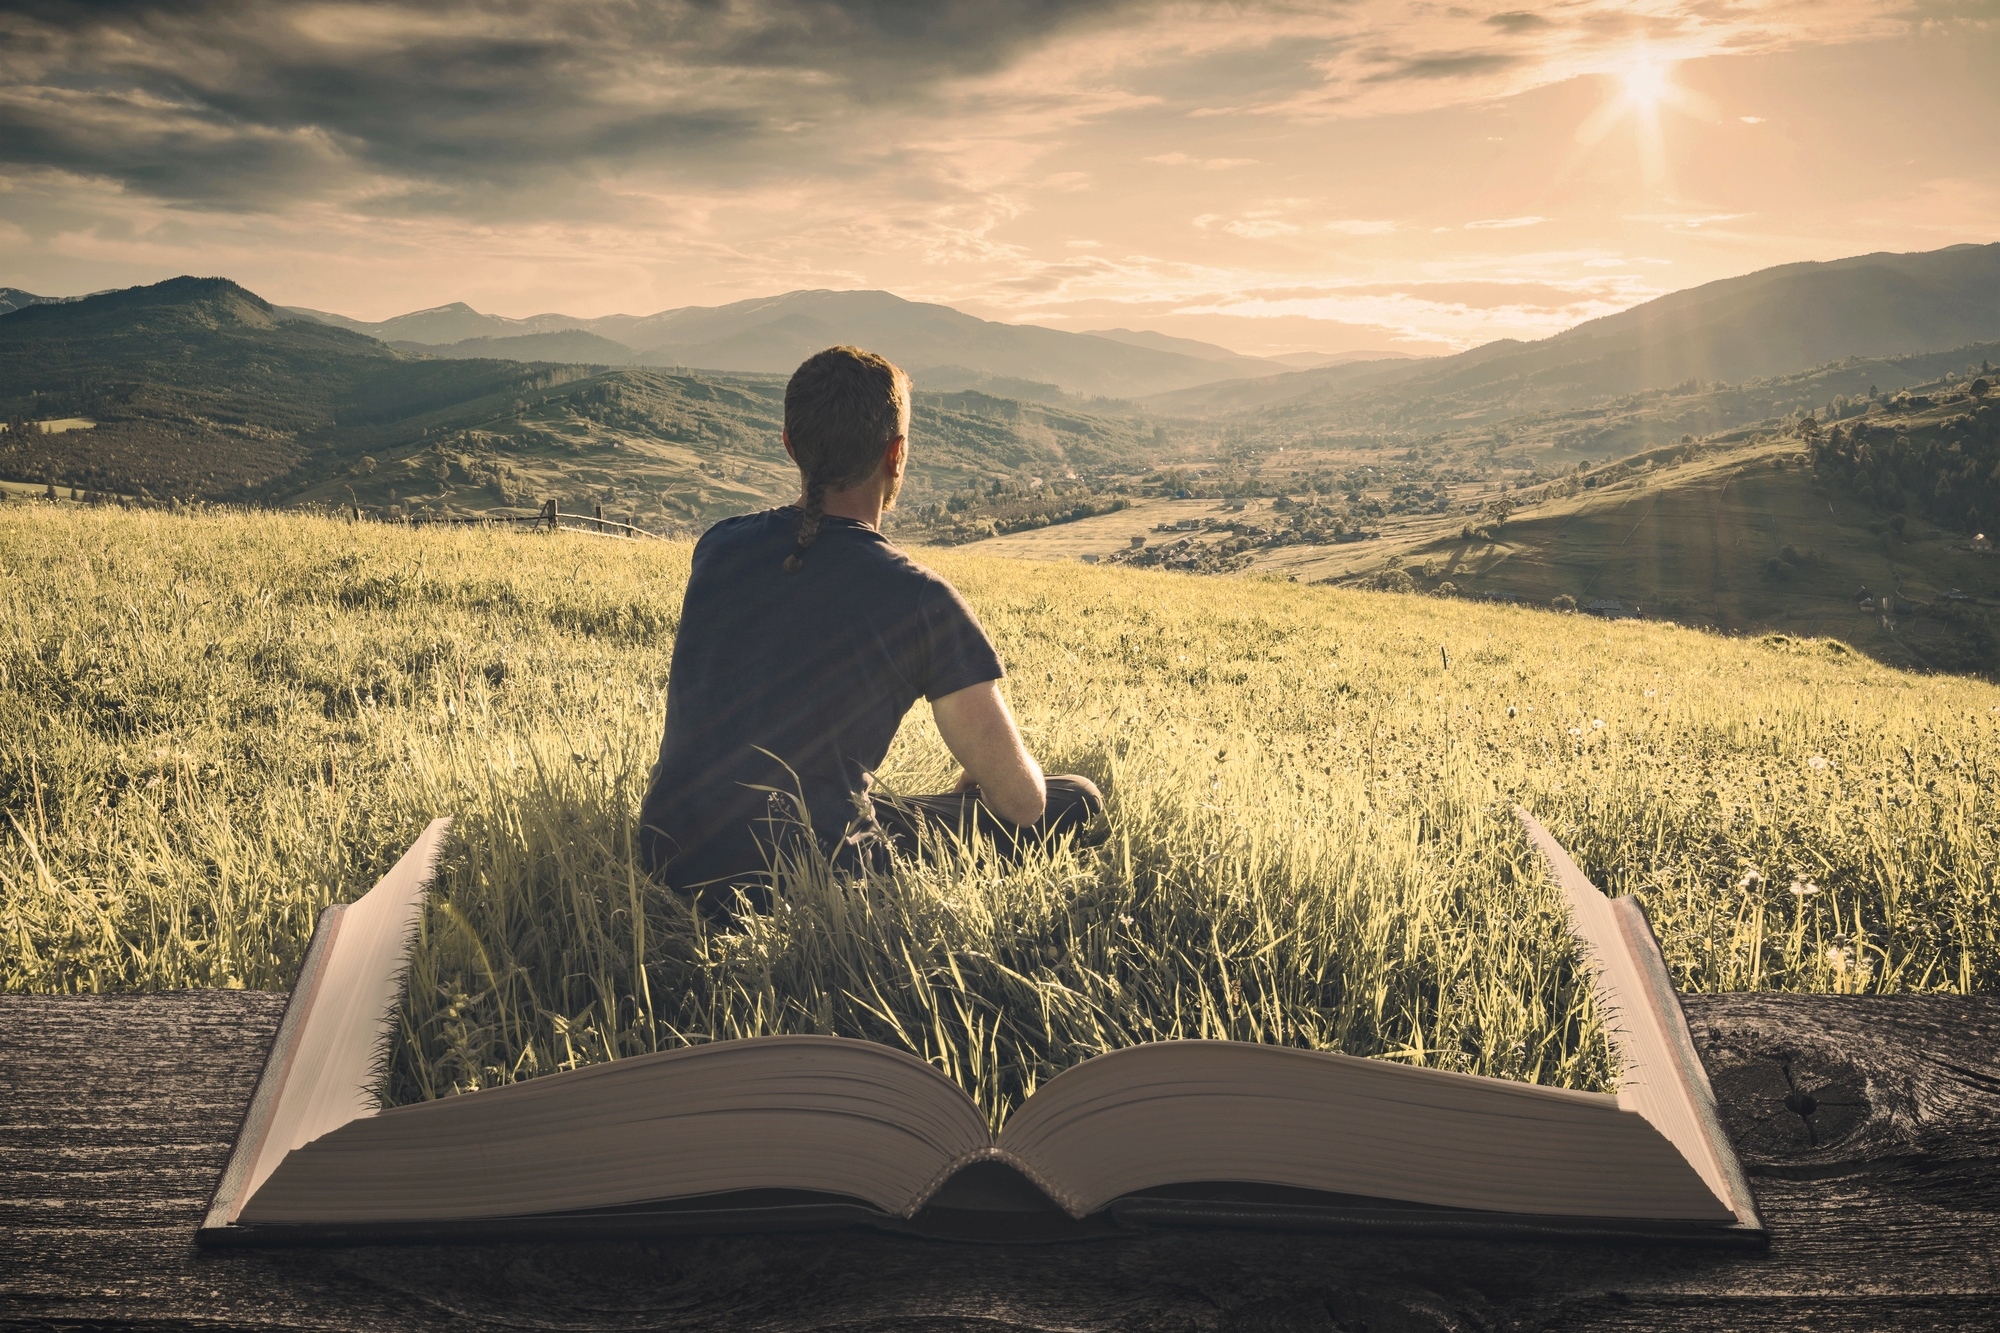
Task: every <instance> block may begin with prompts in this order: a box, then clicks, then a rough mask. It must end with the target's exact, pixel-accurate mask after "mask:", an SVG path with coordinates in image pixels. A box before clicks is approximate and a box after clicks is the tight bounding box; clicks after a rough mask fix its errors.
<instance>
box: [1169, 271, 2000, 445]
mask: <svg viewBox="0 0 2000 1333" xmlns="http://www.w3.org/2000/svg"><path fill="white" fill-rule="evenodd" d="M1996 338H2000V244H1993V245H1955V246H1951V247H1949V248H1947V249H1943V250H1933V251H1927V252H1922V253H1917V254H1871V255H1860V256H1857V257H1855V258H1852V259H1841V260H1835V261H1832V262H1828V263H1805V264H1786V265H1783V266H1781V267H1778V268H1770V269H1763V270H1760V271H1758V272H1756V273H1751V274H1747V275H1745V276H1743V277H1740V278H1726V279H1723V280H1721V281H1718V282H1711V283H1705V284H1703V285H1702V286H1699V287H1692V288H1689V289H1687V290H1686V291H1680V292H1674V293H1671V294H1670V295H1667V296H1662V297H1660V298H1658V299H1656V300H1653V301H1648V302H1646V303H1645V304H1643V305H1639V306H1634V307H1633V308H1632V309H1630V310H1625V311H1621V312H1619V313H1618V314H1615V315H1606V316H1604V317H1603V318H1601V319H1594V320H1591V321H1589V322H1587V323H1584V324H1579V325H1578V326H1576V327H1575V328H1573V329H1569V330H1567V331H1565V332H1563V333H1559V334H1556V335H1555V336H1554V337H1550V338H1545V339H1542V340H1541V341H1539V342H1525V343H1524V342H1516V341H1511V340H1502V341H1499V342H1493V343H1488V344H1486V345H1484V346H1482V347H1476V348H1473V349H1472V350H1471V351H1468V352H1462V353H1460V354H1458V355H1457V356H1449V357H1439V358H1434V359H1427V360H1422V361H1414V362H1408V363H1405V364H1404V365H1402V366H1400V367H1387V368H1382V367H1381V366H1380V363H1374V362H1368V363H1362V364H1364V365H1370V366H1376V367H1378V371H1380V373H1377V372H1368V373H1366V374H1363V375H1361V376H1358V377H1357V375H1356V374H1355V373H1354V367H1353V366H1351V365H1347V366H1336V367H1329V368H1326V369H1321V370H1305V371H1297V372H1294V373H1292V374H1289V375H1283V376H1277V377H1272V378H1269V379H1264V380H1258V381H1253V382H1246V383H1242V384H1223V385H1213V386H1209V387H1207V388H1196V389H1192V390H1186V391H1179V392H1174V393H1169V394H1163V395H1156V396H1154V397H1152V398H1149V399H1148V400H1147V402H1146V406H1148V407H1150V408H1153V409H1154V410H1157V411H1162V412H1176V413H1184V414H1189V415H1213V414H1217V413H1225V412H1241V411H1246V410H1253V409H1260V408H1268V409H1276V408H1284V409H1287V411H1288V415H1290V416H1292V417H1295V418H1296V417H1298V416H1299V415H1300V414H1299V412H1298V411H1297V410H1296V409H1301V408H1306V409H1310V410H1311V413H1312V414H1313V415H1314V416H1315V417H1316V418H1317V419H1320V420H1321V421H1322V422H1323V423H1324V424H1326V425H1328V426H1335V427H1355V426H1360V425H1364V424H1365V425H1370V426H1374V427H1377V428H1380V427H1384V426H1394V427H1396V428H1398V429H1402V430H1406V431H1408V432H1412V433H1424V432H1427V431H1432V430H1436V429H1440V428H1443V427H1444V426H1445V424H1447V423H1452V422H1460V423H1463V422H1467V421H1474V420H1495V421H1497V420H1500V419H1502V418H1504V417H1506V416H1511V415H1515V414H1518V413H1520V412H1523V411H1560V410H1565V409H1569V408H1578V407H1584V406H1588V405H1590V404H1593V403H1597V402H1601V401H1603V400H1605V399H1607V398H1611V397H1614V396H1617V395H1620V394H1630V393H1637V392H1640V391H1644V390H1650V389H1660V388H1665V387H1668V386H1670V385H1675V384H1680V383H1683V382H1685V381H1688V380H1701V381H1707V380H1716V379H1721V380H1728V381H1741V380H1749V379H1754V378H1759V377H1767V376H1773V375H1786V374H1792V373H1796V372H1798V371H1802V370H1806V369H1809V368H1811V367H1814V366H1820V365H1824V364H1826V363H1828V362H1831V361H1839V360H1843V359H1845V358H1847V357H1856V356H1858V357H1880V356H1888V355H1892V354H1904V353H1917V352H1931V351H1942V350H1946V349H1949V348H1954V347H1961V346H1964V345H1966V344H1969V343H1975V342H1983V341H1991V340H1993V339H1996Z"/></svg>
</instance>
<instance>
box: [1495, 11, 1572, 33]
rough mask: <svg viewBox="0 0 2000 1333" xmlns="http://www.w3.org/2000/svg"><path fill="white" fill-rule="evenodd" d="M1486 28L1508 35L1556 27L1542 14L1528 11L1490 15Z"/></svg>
mask: <svg viewBox="0 0 2000 1333" xmlns="http://www.w3.org/2000/svg"><path fill="white" fill-rule="evenodd" d="M1486 26H1487V27H1489V28H1498V29H1500V31H1502V32H1506V33H1521V32H1540V31H1541V30H1543V29H1545V28H1552V27H1554V26H1555V25H1554V24H1553V23H1551V22H1550V21H1549V20H1548V19H1545V18H1543V17H1542V16H1541V15H1540V14H1530V13H1528V12H1527V11H1526V10H1522V9H1516V10H1510V11H1509V12H1507V13H1505V14H1488V15H1487V16H1486Z"/></svg>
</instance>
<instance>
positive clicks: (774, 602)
mask: <svg viewBox="0 0 2000 1333" xmlns="http://www.w3.org/2000/svg"><path fill="white" fill-rule="evenodd" d="M909 433H910V381H909V377H908V376H907V375H905V374H904V373H903V372H902V371H901V370H898V369H897V368H896V367H895V366H893V365H891V364H890V363H889V362H888V361H886V360H884V359H883V358H881V357H879V356H876V355H874V354H873V353H871V352H864V351H861V350H859V349H858V348H853V347H833V348H828V349H827V350H826V351H824V352H821V353H819V354H818V355H816V356H813V357H811V358H809V359H808V360H807V361H806V362H805V364H803V365H801V366H800V367H799V368H798V370H797V372H796V373H794V374H793V376H792V378H791V382H790V383H789V384H788V385H787V386H786V388H785V433H784V441H785V452H786V453H787V454H789V455H791V458H792V461H793V462H795V463H796V464H798V468H799V483H800V496H799V499H798V501H797V502H796V503H794V504H791V505H787V506H784V507H783V508H779V509H769V510H765V511H764V512H763V513H759V514H745V515H743V516H742V517H740V518H731V519H724V520H723V521H722V522H720V523H718V524H716V525H715V526H714V527H712V528H710V529H709V530H708V532H707V533H706V534H704V535H703V537H702V539H701V541H700V542H699V543H698V544H697V545H696V546H695V550H694V567H693V570H692V572H691V573H690V574H689V577H688V585H687V595H686V599H685V600H684V602H683V603H682V607H681V621H680V630H679V633H678V636H677V638H676V641H675V645H674V659H673V666H672V668H671V670H670V672H669V674H668V678H667V729H666V736H665V738H664V739H663V740H662V741H661V743H660V758H659V762H658V763H657V764H656V765H655V766H654V769H653V776H652V783H651V786H650V787H649V789H648V790H647V792H646V799H645V802H644V804H643V805H642V806H641V807H640V812H639V814H640V819H639V822H640V857H641V861H642V863H643V864H644V865H645V867H646V869H647V870H648V872H649V873H651V874H653V875H654V876H656V877H659V878H661V879H664V880H665V881H666V882H667V883H668V884H670V885H672V886H673V887H674V888H676V889H679V890H681V891H682V892H685V893H690V894H694V895H696V896H697V897H698V899H699V900H700V901H701V903H702V904H703V906H704V907H705V908H707V909H710V910H713V909H716V908H725V909H726V908H728V907H729V906H731V905H732V904H733V903H734V901H735V895H736V891H737V890H739V889H740V890H741V891H742V892H743V894H744V896H745V897H746V898H747V899H748V900H749V902H750V903H751V905H752V906H753V907H755V908H757V909H758V910H760V911H761V910H768V908H769V905H770V892H771V889H772V888H773V886H774V877H773V875H772V873H771V871H772V870H773V868H774V867H776V866H777V865H778V864H779V863H780V862H782V861H786V860H789V859H792V858H795V857H796V856H798V855H799V854H800V852H801V851H807V850H810V849H811V847H812V846H813V845H814V844H816V845H817V849H818V852H819V853H822V854H824V855H826V856H828V857H830V858H832V859H833V862H834V864H835V865H837V866H839V867H841V868H843V869H846V870H849V871H854V870H859V869H862V868H864V867H870V866H873V867H878V868H879V867H880V866H882V865H884V864H886V861H887V851H888V849H889V848H890V847H891V846H897V847H901V848H903V849H904V850H909V851H914V850H916V849H918V847H919V845H920V843H921V841H922V839H921V838H920V833H921V831H922V830H924V829H925V828H926V827H929V828H931V829H933V830H938V831H947V830H948V831H951V832H956V833H964V832H969V831H971V830H974V829H977V830H979V831H981V832H983V833H985V834H987V835H989V836H991V837H993V838H994V840H995V841H996V843H997V844H998V845H999V846H1000V848H1001V849H1002V850H1003V851H1005V852H1008V853H1010V854H1015V853H1018V852H1019V851H1020V849H1021V848H1023V847H1024V846H1026V845H1029V844H1032V843H1034V842H1038V841H1040V840H1042V839H1046V838H1051V837H1056V836H1060V835H1063V834H1066V833H1069V832H1071V831H1073V830H1075V829H1077V828H1079V827H1081V826H1082V825H1084V824H1086V823H1088V822H1089V820H1090V819H1091V818H1092V817H1093V816H1095V815H1096V814H1097V813H1098V811H1099V810H1100V809H1102V801H1101V799H1100V797H1099V795H1098V791H1097V788H1096V787H1095V786H1093V785H1092V784H1091V782H1090V780H1089V779H1087V778H1080V777H1058V778H1048V779H1045V778H1044V777H1043V775H1042V770H1041V766H1040V765H1039V764H1037V763H1036V762H1035V759H1034V756H1033V755H1030V754H1029V753H1028V751H1027V748H1026V747H1025V746H1024V745H1022V743H1021V733H1020V731H1019V730H1018V729H1017V728H1016V727H1015V725H1014V718H1013V715H1012V714H1011V713H1010V712H1009V711H1008V709H1007V701H1006V699H1005V698H1004V697H1002V695H1001V693H1000V681H1001V678H1002V677H1003V676H1004V675H1005V674H1006V673H1005V671H1004V670H1003V668H1002V667H1001V665H1000V658H999V656H998V654H996V653H995V652H994V650H993V644H992V642H991V641H990V640H988V638H987V637H986V632H985V630H983V629H982V628H980V625H979V620H978V618H977V617H976V616H974V615H973V613H972V608H971V607H969V606H967V605H966V604H965V600H964V599H963V598H962V597H960V596H959V595H958V592H957V590H955V589H954V588H953V587H952V586H951V585H950V584H949V583H946V582H945V581H944V580H943V579H941V578H939V577H938V576H937V575H936V574H933V573H931V572H930V571H929V570H927V569H925V568H923V567H922V566H921V565H918V564H916V563H914V562H913V561H911V560H910V558H909V557H908V556H906V555H904V554H903V553H902V552H901V551H899V550H897V549H896V548H895V547H894V546H892V545H890V544H889V541H888V539H887V538H885V537H883V535H882V533H881V530H880V528H881V521H882V513H883V511H884V510H885V509H888V508H890V507H892V506H893V505H894V504H895V502H896V494H897V492H898V491H899V490H900V489H901V487H902V484H903V468H904V465H905V463H906V462H907V461H908V458H909ZM919 696H922V697H923V698H926V699H928V700H930V703H931V712H932V715H933V716H934V717H935V718H936V720H937V727H938V732H939V734H940V735H942V736H943V737H944V742H945V744H946V745H947V746H948V747H949V748H950V750H951V752H952V755H953V757H954V758H956V759H957V760H958V762H959V764H960V765H961V766H962V767H963V770H964V771H963V773H962V775H961V776H960V778H959V782H958V786H957V788H956V789H955V790H954V791H953V792H952V793H950V794H948V795H941V796H916V797H907V798H902V799H889V798H885V797H883V796H880V795H877V794H876V792H875V790H874V781H875V776H874V770H875V768H876V767H877V766H878V765H879V764H881V762H882V758H883V756H884V755H885V754H887V753H888V750H889V742H890V741H891V740H892V739H894V737H895V734H896V728H897V727H898V725H900V724H901V722H902V720H903V715H904V714H905V713H906V712H908V711H909V709H910V705H911V704H913V703H914V702H916V700H917V698H918V697H919Z"/></svg>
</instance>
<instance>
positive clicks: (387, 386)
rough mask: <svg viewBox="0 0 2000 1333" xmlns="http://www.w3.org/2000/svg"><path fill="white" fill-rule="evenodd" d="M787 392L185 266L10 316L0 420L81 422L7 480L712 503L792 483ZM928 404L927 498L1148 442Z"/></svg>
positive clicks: (248, 492) (1052, 418)
mask: <svg viewBox="0 0 2000 1333" xmlns="http://www.w3.org/2000/svg"><path fill="white" fill-rule="evenodd" d="M522 336H523V337H525V338H526V339H527V340H528V341H529V343H530V344H533V343H534V342H535V341H536V340H539V339H545V338H554V339H576V338H584V339H589V338H592V335H589V334H577V333H557V334H530V335H522ZM498 341H499V342H500V343H502V344H504V343H506V342H507V341H508V340H498ZM782 389H783V385H782V381H780V380H778V379H776V378H774V377H755V376H733V377H732V376H717V375H706V376H702V375H670V374H666V373H663V372H661V371H657V370H649V369H639V368H633V369H627V370H615V371H605V370H602V369H601V368H595V369H594V368H592V367H589V366H578V365H558V364H547V363H539V364H527V363H522V362H519V361H511V360H498V359H493V358H471V359H451V358H439V357H436V356H432V355H428V354H425V355H409V354H405V353H402V352H399V351H397V350H396V349H394V348H391V347H387V346H385V345H383V344H382V343H380V342H378V341H376V340H374V339H372V338H369V337H366V336H364V335H361V334H358V333H354V332H351V331H348V330H344V329H339V328H334V327H332V326H330V325H326V324H320V323H314V322H311V321H307V320H302V319H297V318H293V317H290V316H288V315H286V314H285V313H284V312H283V311H280V310H278V309H276V308H274V307H272V306H271V305H269V304H268V303H267V302H265V301H263V300H262V299H261V298H259V297H257V296H256V295H255V294H253V293H251V292H248V291H245V290H244V289H243V288H241V287H238V286H236V285H235V284H234V283H231V282H228V281H227V280H225V279H219V278H178V279H174V280H173V281H170V282H166V283H161V284H158V285H156V286H153V287H141V288H132V289H130V290H128V291H123V292H113V293H106V294H102V295H99V296H94V297H89V298H86V299H84V300H81V301H77V302H73V303H66V304H61V305H36V306H30V307H27V308H25V309H23V310H18V311H15V312H14V313H12V314H9V315H5V316H0V418H5V419H9V420H15V419H26V420H35V421H43V420H49V419H52V418H60V419H67V420H69V421H70V422H71V423H75V424H80V425H81V427H83V428H73V429H69V430H67V431H65V432H64V433H62V434H43V433H41V432H39V431H18V432H8V433H6V434H5V435H4V436H0V475H6V476H11V477H13V478H15V479H17V480H27V481H40V480H41V479H42V478H44V477H47V476H53V477H55V478H56V479H58V480H60V481H62V482H64V483H65V484H68V485H75V486H81V487H84V488H89V489H98V490H113V491H126V492H131V491H143V492H147V493H151V494H155V495H175V496H186V497H195V498H211V499H220V498H229V499H258V500H264V501H293V500H308V501H321V502H328V503H341V504H349V503H361V504H369V505H382V506H389V505H395V506H399V507H401V508H402V509H405V510H408V509H410V508H411V507H413V506H423V507H427V508H432V509H440V510H443V511H447V512H461V513H462V512H467V511H470V510H481V509H490V508H518V507H527V508H534V507H538V506H539V505H540V503H541V502H542V500H543V499H545V498H550V497H554V498H557V499H559V500H560V501H561V502H562V503H563V504H564V505H565V506H566V507H572V508H575V507H587V506H588V505H589V504H591V503H596V502H602V501H610V502H615V503H617V504H619V505H621V506H622V507H623V509H624V510H625V511H626V512H628V513H631V514H636V515H639V516H641V517H642V518H654V519H660V518H673V519H692V518H697V517H713V516H715V515H717V514H721V513H728V512H737V511H740V510H742V509H745V508H751V507H755V506H756V505H758V504H762V503H767V502H769V501H770V500H772V499H776V498H781V497H786V496H789V494H790V488H791V486H792V485H793V480H792V478H793V475H794V474H793V472H792V469H791V467H790V465H789V463H788V462H787V461H786V460H785V458H784V455H783V453H782V451H781V450H780V449H779V448H778V444H777V436H778V431H779V426H780V423H781V418H782V405H781V400H782ZM916 406H917V413H918V428H917V430H918V448H917V449H916V450H915V451H914V453H913V459H912V476H911V479H910V493H911V495H912V496H913V497H916V496H921V495H923V494H925V493H926V492H927V491H928V490H931V489H942V490H950V489H952V488H953V487H956V486H960V485H963V484H965V483H966V482H967V481H969V480H971V479H974V478H984V477H992V476H1008V475H1012V474H1014V473H1016V472H1019V471H1023V470H1043V471H1046V470H1065V471H1066V470H1072V469H1078V468H1096V467H1103V466H1106V465H1109V464H1111V463H1113V462H1120V463H1133V462H1136V461H1142V460H1143V459H1144V457H1145V455H1146V454H1147V452H1148V451H1149V450H1150V449H1151V447H1152V446H1151V433H1150V430H1147V431H1142V430H1141V428H1140V427H1139V425H1138V424H1137V423H1136V422H1134V421H1131V420H1129V419H1123V418H1109V417H1103V416H1097V415H1092V414H1089V413H1080V412H1077V411H1074V410H1072V409H1069V408H1065V407H1063V406H1060V405H1054V404H1042V403H1018V402H1014V401H1012V400H1009V399H1005V398H998V397H992V396H989V395H986V394H981V393H955V394H919V395H918V399H917V404H916ZM93 423H94V425H93Z"/></svg>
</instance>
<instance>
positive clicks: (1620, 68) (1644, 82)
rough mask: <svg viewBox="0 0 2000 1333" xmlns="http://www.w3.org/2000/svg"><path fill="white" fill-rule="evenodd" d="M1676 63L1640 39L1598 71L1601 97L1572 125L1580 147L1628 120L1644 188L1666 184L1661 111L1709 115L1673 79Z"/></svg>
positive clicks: (1700, 102) (1592, 144) (1595, 141)
mask: <svg viewBox="0 0 2000 1333" xmlns="http://www.w3.org/2000/svg"><path fill="white" fill-rule="evenodd" d="M1678 63H1679V62H1678V61H1676V60H1673V59H1671V58H1665V57H1662V56H1661V55H1659V54H1658V53H1657V52H1656V51H1654V50H1652V49H1649V48H1648V47H1646V46H1645V45H1643V44H1641V45H1639V46H1637V47H1635V48H1633V49H1632V50H1631V51H1630V52H1629V53H1628V54H1627V55H1626V56H1625V57H1624V58H1623V59H1622V60H1621V61H1619V62H1618V63H1617V64H1614V65H1612V66H1610V67H1609V68H1606V69H1604V70H1602V71H1601V74H1602V76H1603V77H1604V78H1605V80H1606V83H1607V85H1608V86H1607V88H1606V93H1607V96H1606V97H1605V99H1604V102H1603V103H1602V104H1601V105H1600V106H1599V107H1598V108H1597V110H1596V111H1594V112H1592V113H1591V115H1590V116H1588V117H1587V118H1585V120H1584V122H1583V124H1581V125H1579V126H1578V127H1577V132H1576V138H1577V143H1578V145H1579V147H1580V148H1581V149H1589V148H1592V147H1595V146H1596V145H1597V144H1598V143H1599V142H1600V141H1601V140H1603V139H1604V138H1605V137H1606V136H1607V135H1609V134H1610V133H1611V131H1612V130H1613V129H1615V128H1617V127H1618V126H1620V125H1629V126H1630V127H1631V129H1632V133H1633V136H1634V142H1633V147H1634V148H1635V149H1636V150H1637V152H1636V156H1637V159H1638V163H1639V168H1640V171H1641V173H1642V175H1643V176H1644V179H1645V182H1646V185H1647V187H1648V188H1649V189H1655V190H1657V189H1662V188H1664V187H1665V185H1666V145H1665V139H1666V133H1665V127H1664V125H1663V124H1662V121H1663V120H1664V119H1665V118H1664V117H1663V115H1662V114H1661V113H1662V112H1663V111H1666V110H1672V111H1677V112H1680V113H1683V114H1685V115H1690V116H1697V117H1700V116H1704V115H1708V114H1709V109H1708V107H1707V104H1706V99H1704V98H1702V97H1700V96H1699V95H1698V94H1695V93H1693V92H1690V91H1689V90H1688V89H1686V88H1683V87H1682V86H1681V85H1680V84H1678V83H1676V82H1674V69H1675V66H1676V65H1677V64H1678Z"/></svg>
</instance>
